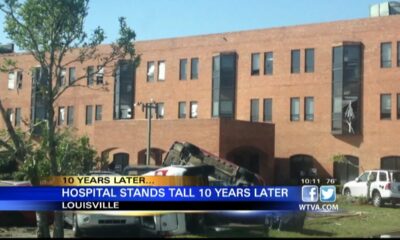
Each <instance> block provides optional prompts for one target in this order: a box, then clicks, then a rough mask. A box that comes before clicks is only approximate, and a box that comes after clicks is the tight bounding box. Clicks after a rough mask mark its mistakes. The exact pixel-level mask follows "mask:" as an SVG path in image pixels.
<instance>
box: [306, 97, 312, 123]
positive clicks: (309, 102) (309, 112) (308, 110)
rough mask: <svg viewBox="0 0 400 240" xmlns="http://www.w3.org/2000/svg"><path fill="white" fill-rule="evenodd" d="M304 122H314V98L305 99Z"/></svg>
mask: <svg viewBox="0 0 400 240" xmlns="http://www.w3.org/2000/svg"><path fill="white" fill-rule="evenodd" d="M304 120H305V121H314V97H306V98H305V99H304Z"/></svg>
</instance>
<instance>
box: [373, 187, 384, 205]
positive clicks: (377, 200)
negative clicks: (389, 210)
mask: <svg viewBox="0 0 400 240" xmlns="http://www.w3.org/2000/svg"><path fill="white" fill-rule="evenodd" d="M372 203H373V204H374V206H375V207H381V206H382V205H383V200H382V197H381V194H380V193H379V192H377V191H376V192H374V193H373V195H372Z"/></svg>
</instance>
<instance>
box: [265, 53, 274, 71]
mask: <svg viewBox="0 0 400 240" xmlns="http://www.w3.org/2000/svg"><path fill="white" fill-rule="evenodd" d="M273 73H274V53H273V52H266V53H264V75H272V74H273Z"/></svg>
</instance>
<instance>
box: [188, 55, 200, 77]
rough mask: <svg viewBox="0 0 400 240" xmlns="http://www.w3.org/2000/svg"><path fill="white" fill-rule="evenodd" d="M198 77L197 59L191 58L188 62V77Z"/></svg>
mask: <svg viewBox="0 0 400 240" xmlns="http://www.w3.org/2000/svg"><path fill="white" fill-rule="evenodd" d="M198 78H199V59H198V58H192V60H191V62H190V79H192V80H195V79H198Z"/></svg>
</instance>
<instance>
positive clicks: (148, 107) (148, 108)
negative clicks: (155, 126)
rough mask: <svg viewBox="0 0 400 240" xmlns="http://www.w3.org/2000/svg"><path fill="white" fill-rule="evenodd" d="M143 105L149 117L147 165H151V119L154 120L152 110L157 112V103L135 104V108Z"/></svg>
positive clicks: (151, 101)
mask: <svg viewBox="0 0 400 240" xmlns="http://www.w3.org/2000/svg"><path fill="white" fill-rule="evenodd" d="M140 105H142V111H143V112H144V111H145V112H146V116H147V150H146V165H150V156H151V153H150V152H151V119H152V116H153V114H152V109H154V110H156V111H157V103H156V102H155V101H154V100H153V99H151V100H150V102H148V103H142V102H139V103H135V106H140Z"/></svg>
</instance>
